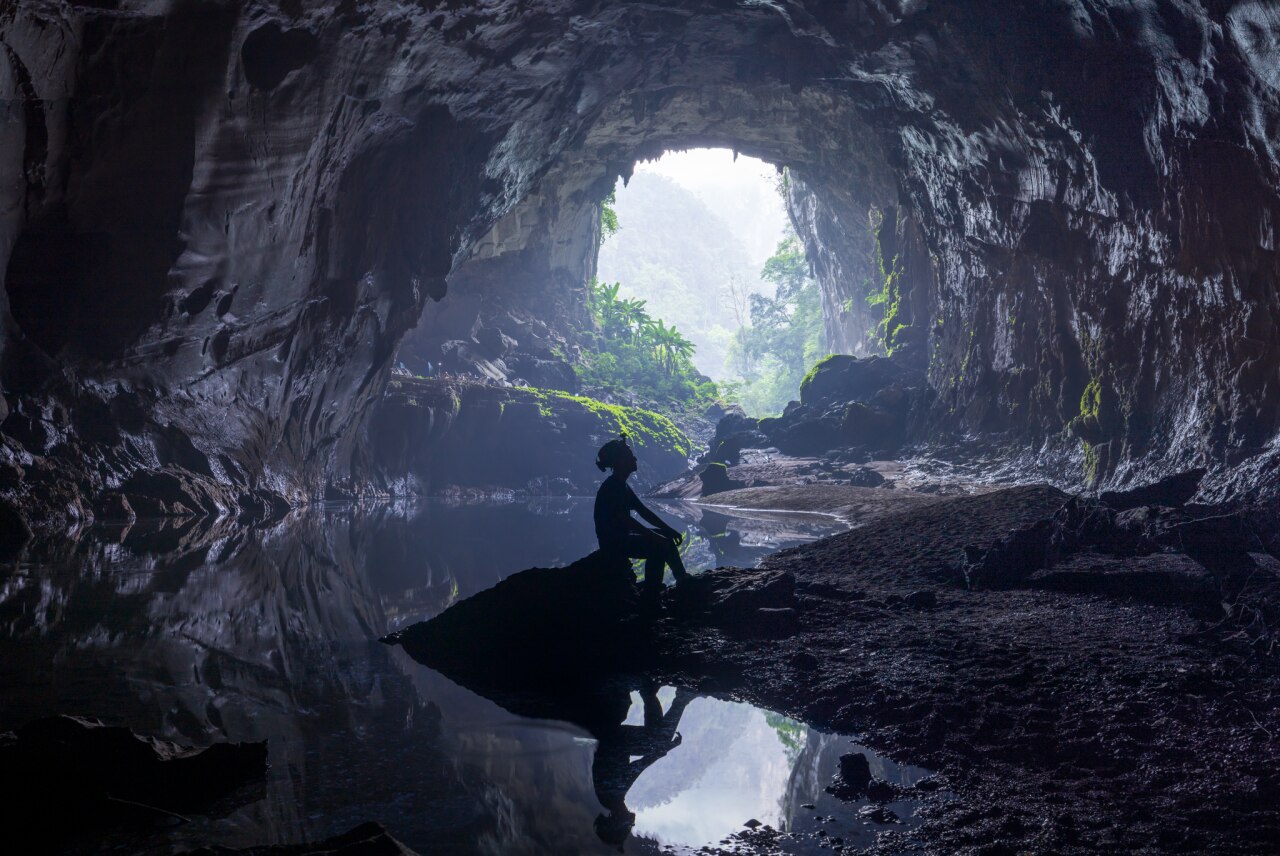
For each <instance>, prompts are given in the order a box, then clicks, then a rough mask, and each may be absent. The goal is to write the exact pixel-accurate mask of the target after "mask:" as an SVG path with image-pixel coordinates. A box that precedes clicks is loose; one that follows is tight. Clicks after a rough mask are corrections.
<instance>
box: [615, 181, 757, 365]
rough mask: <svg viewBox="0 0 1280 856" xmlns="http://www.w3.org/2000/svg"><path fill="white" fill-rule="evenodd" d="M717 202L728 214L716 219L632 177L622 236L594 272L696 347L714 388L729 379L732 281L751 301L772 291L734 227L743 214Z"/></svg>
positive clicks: (692, 198) (694, 199) (668, 190)
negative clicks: (643, 302) (753, 294)
mask: <svg viewBox="0 0 1280 856" xmlns="http://www.w3.org/2000/svg"><path fill="white" fill-rule="evenodd" d="M721 198H723V199H725V200H726V203H725V205H726V208H725V210H721V211H714V210H712V209H711V208H710V207H708V206H707V205H706V204H705V203H704V202H703V201H702V200H701V199H700V198H699V197H698V196H697V195H695V194H694V193H692V192H690V191H688V190H685V189H684V188H682V187H681V186H680V185H678V184H676V183H675V182H674V181H671V180H670V179H668V178H665V177H663V176H660V175H656V174H654V173H646V172H638V173H636V174H635V175H634V176H633V177H632V179H631V182H630V184H628V185H627V186H626V187H623V186H622V185H621V184H619V186H618V193H617V203H616V204H615V205H614V208H615V210H616V211H617V212H618V222H619V224H620V226H621V228H620V229H619V231H618V233H617V234H616V235H614V236H613V237H612V238H610V239H609V240H607V241H605V243H604V246H603V247H602V248H601V249H600V263H599V269H598V272H597V276H598V278H599V279H600V280H601V281H602V282H620V283H622V294H624V295H627V296H630V297H639V298H642V299H644V300H646V301H648V309H649V312H650V314H651V315H652V316H654V317H655V318H661V319H662V320H664V321H666V322H667V323H668V324H675V326H676V327H678V328H679V329H680V331H681V332H682V333H684V335H685V336H687V337H688V338H689V339H690V340H692V341H693V343H694V344H695V345H697V348H698V351H697V353H696V354H695V355H694V358H693V362H694V365H696V366H697V367H698V369H699V371H701V372H703V373H704V374H707V375H709V376H710V377H712V378H715V379H717V380H719V379H722V378H724V377H726V376H727V375H728V374H730V373H729V372H728V370H727V368H726V366H725V356H726V353H727V350H728V346H729V342H730V341H731V340H732V337H733V334H734V332H736V330H737V320H736V318H735V316H734V308H733V304H734V302H733V300H732V299H731V296H730V290H729V284H730V281H731V280H733V281H736V282H737V283H738V284H739V286H740V287H745V288H746V290H748V291H751V292H756V293H762V292H765V291H766V290H767V289H768V288H769V286H768V285H767V284H766V283H763V282H761V281H760V262H758V261H754V260H753V254H752V252H751V251H750V250H749V249H748V247H747V245H746V243H745V242H744V240H743V239H742V237H741V236H740V235H739V232H738V230H737V229H736V228H735V226H734V225H731V224H732V223H735V222H736V220H737V219H738V217H739V215H740V214H742V213H743V211H744V207H743V206H742V204H741V203H739V205H738V206H737V210H735V208H734V207H732V206H731V205H730V203H729V202H728V201H727V200H731V199H733V198H734V197H733V196H732V195H731V194H727V193H724V194H721ZM746 207H752V206H750V205H747V206H746ZM744 219H745V218H744ZM757 231H758V230H757ZM750 238H751V240H752V241H753V243H756V244H759V240H758V238H757V236H755V235H751V236H750ZM775 243H776V240H775ZM757 252H758V251H757Z"/></svg>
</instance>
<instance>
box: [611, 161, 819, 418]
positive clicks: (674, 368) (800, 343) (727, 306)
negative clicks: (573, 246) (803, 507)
mask: <svg viewBox="0 0 1280 856" xmlns="http://www.w3.org/2000/svg"><path fill="white" fill-rule="evenodd" d="M786 181H787V176H786V173H785V171H779V170H778V168H776V167H774V166H773V165H771V164H767V163H765V162H764V161H761V160H757V159H756V158H751V157H746V156H743V155H736V156H735V153H734V152H732V151H730V150H728V149H695V150H691V151H680V152H667V153H666V154H664V155H663V156H662V157H661V158H659V159H658V160H656V161H646V162H642V163H640V164H638V165H637V166H636V170H635V174H634V175H633V176H632V178H631V180H630V181H629V182H626V183H624V182H622V181H621V180H620V181H619V182H618V185H617V187H616V188H615V190H614V194H613V196H612V197H611V199H610V200H608V201H607V202H606V207H605V211H604V214H603V218H602V226H603V228H602V233H603V242H602V245H601V248H600V256H599V265H598V269H597V275H596V283H595V287H594V289H593V306H594V310H595V312H596V315H597V320H598V321H599V324H600V329H601V336H602V341H601V342H600V347H599V349H598V353H597V354H596V355H595V359H594V360H593V362H592V367H591V369H590V371H591V374H592V378H591V380H592V381H594V382H595V385H597V386H600V387H603V388H606V389H607V388H617V389H619V390H626V391H629V392H631V393H633V394H635V395H637V396H640V397H645V398H650V399H653V400H658V401H672V402H675V403H678V404H681V405H683V406H686V407H689V406H696V405H698V404H701V403H704V402H707V401H709V400H712V399H715V398H718V399H720V400H723V401H730V402H736V403H739V404H741V405H742V407H743V408H744V409H745V410H746V411H747V413H748V414H750V415H753V416H767V415H774V414H777V413H779V412H781V410H782V409H783V408H784V407H785V406H786V404H787V402H788V401H790V400H791V399H794V398H796V397H797V396H798V391H799V387H800V381H801V379H802V378H803V377H804V374H805V372H806V371H807V370H808V368H809V367H810V366H812V365H813V364H814V362H815V361H817V360H818V359H819V358H821V357H822V356H823V355H824V354H825V353H826V352H827V345H826V342H825V338H824V333H823V326H822V314H821V306H820V299H819V295H818V287H817V283H816V282H815V281H814V280H813V279H812V277H811V276H810V275H809V265H808V262H807V261H806V260H805V255H804V248H803V245H802V244H801V243H800V241H799V240H798V239H797V238H796V235H795V232H794V231H793V229H792V226H791V222H790V220H789V218H788V216H787V212H786V204H785V201H784V198H783V193H784V192H785V186H786Z"/></svg>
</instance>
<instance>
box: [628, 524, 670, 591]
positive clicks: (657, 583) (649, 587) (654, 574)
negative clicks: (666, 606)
mask: <svg viewBox="0 0 1280 856" xmlns="http://www.w3.org/2000/svg"><path fill="white" fill-rule="evenodd" d="M661 540H662V539H660V538H658V536H656V535H642V534H641V533H639V532H635V533H632V534H631V535H629V536H627V555H628V556H630V557H631V558H633V559H644V583H643V585H642V586H641V592H642V593H643V595H644V599H645V600H652V601H657V599H658V596H659V595H660V594H661V593H662V575H663V571H664V570H665V566H666V557H665V555H664V553H663V550H662V545H661V544H660V543H658V542H659V541H661Z"/></svg>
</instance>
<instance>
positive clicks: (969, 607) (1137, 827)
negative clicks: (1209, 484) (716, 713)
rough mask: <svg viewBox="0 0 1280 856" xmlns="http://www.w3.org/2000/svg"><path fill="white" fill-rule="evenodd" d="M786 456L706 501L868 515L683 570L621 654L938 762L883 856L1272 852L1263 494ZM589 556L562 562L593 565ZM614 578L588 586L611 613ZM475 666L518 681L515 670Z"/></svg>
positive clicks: (741, 848)
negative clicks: (1205, 497) (915, 822)
mask: <svg viewBox="0 0 1280 856" xmlns="http://www.w3.org/2000/svg"><path fill="white" fill-rule="evenodd" d="M782 458H784V456H776V457H775V459H774V460H765V459H764V457H763V456H762V457H761V458H759V459H757V460H755V461H748V462H745V463H746V466H747V467H757V468H769V467H772V468H774V470H775V471H774V472H773V473H772V478H771V479H769V480H770V481H773V482H774V483H773V484H771V485H766V484H760V485H757V486H755V487H751V488H744V489H738V490H734V491H731V492H725V493H723V494H718V495H714V496H712V497H710V498H709V499H708V500H706V501H708V502H711V503H718V504H724V505H737V506H743V507H754V508H774V509H787V510H804V511H823V512H826V513H833V514H837V515H839V516H842V517H845V518H846V519H848V520H851V521H854V522H855V525H854V528H852V529H851V530H850V531H848V532H846V533H843V534H840V535H836V536H833V537H831V538H827V539H823V540H820V541H816V542H814V543H812V544H808V545H804V546H801V547H796V548H792V549H789V550H785V551H782V552H779V553H777V554H775V555H773V556H771V557H769V558H768V559H766V560H765V561H764V563H763V564H762V566H761V567H760V568H758V569H752V570H745V569H734V568H721V569H716V570H712V571H708V572H706V573H704V574H703V575H702V577H701V579H700V580H698V581H697V582H696V583H695V584H694V585H692V586H689V587H686V588H685V589H683V590H682V589H676V588H672V589H668V590H667V591H666V592H665V593H664V605H663V609H662V610H661V611H660V612H659V613H658V615H657V616H656V617H654V618H650V619H647V620H646V619H641V623H645V622H646V621H647V622H648V623H647V624H646V626H645V629H644V630H643V631H642V635H644V634H651V638H650V641H649V643H647V644H648V645H649V646H650V649H651V650H652V651H653V652H654V656H652V657H651V658H645V659H644V660H643V661H637V660H636V659H635V658H634V657H633V656H631V654H623V655H621V656H620V657H619V659H618V661H617V662H615V663H614V664H613V665H614V666H616V667H617V668H627V669H639V670H642V671H644V672H645V673H646V674H647V675H648V676H649V677H650V678H656V679H658V680H660V681H661V682H663V683H666V684H673V685H677V686H687V687H693V688H696V689H697V690H698V691H700V692H704V693H708V694H711V695H716V696H721V697H725V698H730V699H735V700H744V701H749V702H751V703H753V704H757V705H759V706H762V707H765V708H768V709H771V710H776V711H779V712H781V713H784V714H786V715H787V716H790V717H793V718H795V719H798V720H802V721H804V722H807V723H809V724H810V725H813V726H815V727H818V728H820V729H822V730H828V731H833V732H840V733H849V734H857V735H859V739H860V740H862V741H863V742H865V743H866V744H867V745H868V746H871V747H872V748H874V749H876V750H877V751H884V752H887V753H889V754H890V755H891V756H892V757H893V758H894V760H896V761H899V762H902V763H909V764H912V765H916V766H920V767H925V768H927V769H930V770H933V771H936V776H935V777H934V778H933V780H932V781H931V782H929V783H928V784H926V785H924V786H917V788H915V789H913V792H912V793H910V794H909V796H910V797H911V798H918V799H920V800H922V807H921V814H922V816H923V817H925V818H926V820H925V823H924V825H923V826H922V827H920V828H918V829H914V830H911V831H895V826H894V824H892V823H887V824H886V825H885V827H884V829H885V833H884V834H882V835H881V836H880V837H879V839H878V842H877V844H876V846H875V847H874V848H873V850H872V851H871V852H876V853H902V852H937V853H983V854H1000V853H1021V852H1037V853H1066V852H1081V853H1085V852H1090V853H1092V852H1126V853H1205V852H1221V853H1275V852H1277V848H1278V847H1280V772H1278V771H1280V740H1278V739H1277V735H1278V734H1280V644H1277V636H1276V635H1275V634H1274V631H1273V630H1272V629H1271V628H1274V627H1275V626H1276V625H1277V619H1278V618H1280V562H1278V561H1277V560H1276V559H1275V558H1274V557H1273V556H1272V555H1271V552H1273V551H1274V549H1275V545H1276V543H1277V538H1278V537H1280V527H1278V526H1277V525H1276V517H1275V515H1274V514H1273V513H1271V510H1268V509H1258V508H1225V507H1207V506H1195V505H1184V504H1182V502H1183V501H1184V499H1185V497H1186V496H1189V495H1190V494H1189V493H1188V492H1187V483H1185V482H1186V479H1184V484H1183V485H1182V486H1181V487H1179V486H1178V485H1177V484H1176V482H1177V479H1174V480H1171V482H1170V484H1169V485H1165V486H1164V488H1170V489H1171V493H1172V494H1177V493H1179V492H1180V491H1181V492H1182V493H1183V494H1184V496H1183V497H1176V496H1175V497H1172V498H1171V497H1170V496H1168V495H1162V493H1161V491H1162V489H1164V488H1156V489H1155V490H1154V491H1148V492H1146V493H1144V492H1143V491H1138V492H1135V493H1133V494H1128V495H1124V494H1118V495H1111V496H1104V499H1105V500H1106V501H1099V500H1096V499H1084V498H1079V497H1071V496H1069V495H1067V494H1065V493H1063V492H1061V491H1059V490H1057V489H1055V488H1052V487H1049V486H1044V485H1041V486H1020V487H1012V488H1009V487H1005V488H995V487H981V488H978V489H974V486H972V485H969V486H964V489H965V490H966V491H967V492H966V493H964V494H962V495H956V496H941V495H939V494H940V493H946V492H948V491H945V490H944V491H936V490H935V491H932V492H928V493H920V492H916V491H913V490H910V489H906V488H905V487H900V488H897V489H887V488H885V487H880V488H865V487H858V486H856V485H849V484H848V483H847V481H848V480H847V479H845V478H843V477H842V476H837V477H834V478H832V477H830V467H829V465H828V464H823V463H822V462H820V461H808V460H799V461H797V460H794V459H790V460H788V459H782ZM744 469H745V468H744ZM884 469H888V468H884ZM816 471H823V472H826V473H827V474H828V475H827V476H825V477H824V476H815V475H814V473H815V472H816ZM742 472H743V469H739V468H734V474H735V475H739V474H741V473H742ZM780 476H784V477H781V478H780ZM1189 478H1190V479H1192V481H1191V482H1190V484H1191V489H1192V490H1193V489H1194V480H1195V479H1196V475H1195V474H1192V475H1191V476H1189ZM806 479H808V480H809V483H805V481H806ZM760 480H761V481H764V480H765V479H764V478H763V477H762V478H761V479H760ZM668 492H670V491H668ZM1168 492H1170V491H1166V493H1168ZM1165 502H1167V503H1169V504H1168V505H1165V504H1163V503H1165ZM593 561H594V562H596V563H598V562H599V561H600V560H599V559H598V557H597V558H594V559H593V558H592V557H589V558H588V559H585V560H583V561H582V562H580V563H578V566H581V567H578V566H574V567H573V568H571V569H570V571H571V572H574V573H579V574H591V573H598V572H599V568H598V567H592V566H591V565H592V562H593ZM535 573H545V574H554V573H560V572H556V571H546V572H537V571H529V572H526V574H531V575H532V574H535ZM519 576H522V575H517V577H519ZM542 579H543V580H544V581H545V580H551V579H553V578H552V577H549V576H548V577H543V578H542ZM566 579H568V578H566ZM513 580H514V578H512V579H511V580H509V581H507V582H504V583H502V584H499V586H497V587H496V588H495V589H493V590H491V591H490V592H487V593H485V596H483V597H478V598H473V600H477V603H474V604H472V605H471V606H470V611H469V612H467V614H466V616H464V615H462V614H459V615H458V616H456V617H455V618H456V619H457V620H458V621H462V620H463V619H464V617H465V620H466V621H467V622H471V623H474V622H477V621H479V622H480V623H481V624H483V615H484V614H485V612H486V611H487V610H489V609H492V608H498V609H502V608H503V607H501V606H499V602H500V601H501V600H502V599H503V597H504V595H503V591H504V588H505V589H506V591H507V592H508V594H509V595H511V596H513V598H512V599H518V600H520V601H521V609H527V608H528V601H527V589H526V592H525V594H517V591H518V589H517V587H516V583H515V582H513ZM529 585H530V586H533V580H532V579H530V580H529ZM573 585H574V586H576V585H578V584H577V583H574V584H573ZM552 588H554V584H552ZM548 596H549V597H550V596H551V595H550V594H549V595H548ZM554 596H555V597H562V596H565V592H563V591H557V592H556V594H555V595H554ZM599 597H600V593H599V592H595V593H591V594H583V595H581V597H580V599H579V604H580V605H585V606H587V607H588V608H589V609H593V610H597V611H598V610H599V600H598V598H599ZM588 602H589V603H588ZM574 608H576V607H573V606H568V607H564V606H562V607H559V609H561V610H564V609H568V610H570V612H571V611H572V610H573V609H574ZM631 608H632V607H630V606H627V605H623V606H621V607H619V609H621V610H623V611H624V612H625V611H626V610H628V609H631ZM454 610H459V607H454ZM460 612H461V610H460ZM446 616H448V613H446V614H445V616H442V618H441V619H436V620H435V621H436V622H438V623H442V624H447V623H448V622H447V619H446V620H444V621H442V619H445V618H446ZM622 618H623V620H624V621H625V620H626V618H627V616H626V615H625V614H624V615H623V616H622ZM564 619H565V614H561V615H559V616H558V617H557V618H556V619H555V620H557V621H563V620H564ZM548 621H550V619H548ZM495 623H496V622H495ZM431 624H432V623H431V622H428V623H427V625H422V626H427V627H429V626H430V625H431ZM587 624H589V622H587ZM546 626H547V625H546V624H538V622H537V621H535V622H534V624H533V625H532V626H531V627H529V628H527V629H528V631H529V632H531V633H535V634H536V633H539V632H541V631H540V630H539V629H538V628H539V627H541V628H543V629H545V628H546ZM519 632H524V631H523V630H521V631H519ZM578 632H579V633H581V634H587V635H589V634H591V633H592V632H594V631H592V630H591V629H589V628H579V630H578ZM411 636H412V633H410V634H409V637H411ZM401 641H402V642H404V644H405V647H406V648H407V649H408V650H409V651H410V653H411V654H413V655H414V656H415V657H419V658H420V659H421V658H422V655H423V653H424V652H426V659H425V660H424V662H427V661H430V662H429V664H430V665H433V666H434V667H438V668H442V670H444V671H446V673H452V676H455V677H456V679H458V680H460V681H462V682H463V683H468V682H469V679H470V678H474V677H475V676H476V675H475V673H474V672H471V668H472V667H473V666H474V667H475V668H484V667H483V666H482V665H480V663H479V662H478V661H477V662H476V663H473V664H471V666H468V665H467V664H465V663H461V664H460V663H458V662H453V663H441V662H438V661H435V660H434V658H433V657H432V655H431V653H430V652H429V649H430V648H431V643H430V641H429V640H427V639H426V637H422V638H420V639H418V640H417V642H418V643H419V644H418V645H417V646H416V648H415V644H414V641H415V640H414V639H413V638H406V639H402V640H401ZM563 641H568V642H571V643H572V644H573V645H575V646H577V645H581V644H582V642H583V639H582V638H574V639H572V640H563ZM438 651H439V648H438V647H437V648H436V652H437V654H438ZM509 651H510V649H508V652H509ZM473 653H474V649H473ZM497 655H498V654H497V652H495V656H497ZM479 657H480V659H481V660H482V659H483V654H481V655H479ZM606 668H607V666H606ZM469 672H471V674H468V673H469ZM480 683H481V684H482V686H481V687H480V691H481V692H487V693H488V694H490V695H491V696H494V697H496V698H498V699H499V700H500V701H502V700H503V692H504V688H503V687H502V686H501V683H502V681H501V679H500V678H498V679H495V678H494V676H493V675H492V674H490V675H488V676H487V677H486V678H485V679H483V680H481V681H480ZM495 689H496V690H497V691H496V692H494V690H495ZM890 796H891V795H890V794H888V793H887V792H886V794H885V799H886V800H887V799H889V798H890ZM900 796H902V793H901V792H898V793H897V794H895V795H892V797H893V798H898V797H900ZM743 820H744V821H745V820H747V818H743ZM897 829H898V830H902V828H901V827H897ZM793 834H798V833H793ZM822 834H823V835H827V834H829V835H831V836H832V837H834V836H836V835H838V831H836V830H831V831H830V832H829V833H827V832H824V833H822ZM781 836H783V833H780V832H779V831H777V830H773V829H770V828H768V827H761V828H758V829H747V828H744V829H743V831H742V832H741V833H740V834H738V835H737V836H735V837H734V838H733V839H731V840H730V841H729V842H728V843H725V844H723V847H725V848H726V849H725V850H723V851H722V852H733V853H743V852H759V853H771V852H783V851H782V850H780V849H779V848H780V847H783V846H785V843H786V842H784V841H780V837H781ZM827 840H832V839H827ZM837 852H838V848H837Z"/></svg>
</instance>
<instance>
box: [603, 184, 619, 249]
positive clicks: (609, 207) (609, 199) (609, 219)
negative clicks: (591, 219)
mask: <svg viewBox="0 0 1280 856" xmlns="http://www.w3.org/2000/svg"><path fill="white" fill-rule="evenodd" d="M617 201H618V196H617V191H615V190H610V191H609V195H608V196H606V197H605V198H604V199H602V200H601V201H600V243H602V244H603V243H604V242H605V241H607V240H609V239H610V238H612V237H613V236H614V235H616V234H618V229H619V228H620V226H619V225H618V212H617V211H615V210H614V208H613V206H614V203H616V202H617Z"/></svg>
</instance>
